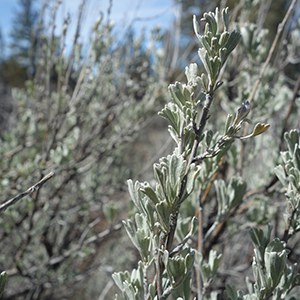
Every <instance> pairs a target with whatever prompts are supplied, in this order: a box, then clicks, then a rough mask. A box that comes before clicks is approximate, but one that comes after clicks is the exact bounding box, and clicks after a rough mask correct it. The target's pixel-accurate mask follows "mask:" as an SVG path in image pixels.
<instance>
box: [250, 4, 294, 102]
mask: <svg viewBox="0 0 300 300" xmlns="http://www.w3.org/2000/svg"><path fill="white" fill-rule="evenodd" d="M296 2H297V0H292V2H291V4H290V7H289V9H288V11H287V13H286V15H285V16H284V18H283V20H282V22H281V23H280V24H279V25H278V28H277V33H276V36H275V38H274V41H273V43H272V46H271V48H270V51H269V54H268V57H267V59H266V61H265V63H264V64H263V66H262V68H261V70H260V73H259V76H258V78H257V80H256V82H255V84H254V86H253V89H252V91H251V94H250V96H249V99H248V101H249V102H251V101H252V100H253V99H254V97H255V95H256V92H257V90H258V87H259V85H260V83H261V80H262V77H263V75H264V73H265V71H266V69H267V67H268V65H269V63H270V61H271V59H272V57H273V54H274V52H275V49H276V48H277V45H278V42H279V39H280V35H281V33H282V31H283V29H284V27H285V25H286V23H287V21H288V19H289V18H290V16H291V15H292V12H293V10H294V7H295V5H296Z"/></svg>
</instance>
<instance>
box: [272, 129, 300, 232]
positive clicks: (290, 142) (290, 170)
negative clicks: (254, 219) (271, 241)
mask: <svg viewBox="0 0 300 300" xmlns="http://www.w3.org/2000/svg"><path fill="white" fill-rule="evenodd" d="M284 138H285V141H286V143H287V146H288V151H285V152H282V153H281V159H282V162H281V164H280V165H279V166H277V167H276V168H275V169H274V171H275V174H276V176H277V177H278V179H279V181H280V182H281V183H282V185H283V186H284V187H285V195H286V198H287V201H288V204H289V208H290V209H289V217H290V218H291V219H290V220H289V223H290V224H291V226H290V232H289V234H290V235H292V234H294V233H295V232H297V231H300V134H299V131H298V130H291V131H290V132H286V133H285V135H284Z"/></svg>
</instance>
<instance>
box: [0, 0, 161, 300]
mask: <svg viewBox="0 0 300 300" xmlns="http://www.w3.org/2000/svg"><path fill="white" fill-rule="evenodd" d="M45 3H46V2H45ZM48 4H49V7H47V5H48ZM48 4H47V3H46V7H45V8H43V9H44V15H42V16H41V17H40V20H41V21H40V22H41V23H40V24H39V26H40V28H43V30H42V32H43V35H42V36H41V38H40V40H39V41H38V50H37V57H36V61H37V65H36V73H35V77H34V79H33V80H30V81H28V82H26V88H24V89H19V90H14V91H13V94H14V98H15V111H14V115H13V116H12V120H13V124H12V126H11V127H10V130H9V131H6V132H3V134H2V135H1V139H0V145H1V146H0V156H1V160H0V170H1V171H0V173H1V175H0V189H1V199H2V201H4V200H5V199H7V198H10V197H11V196H12V195H14V194H17V193H20V192H21V191H24V189H25V188H27V187H29V186H31V185H32V184H33V183H35V182H36V181H38V180H39V179H40V178H41V177H42V176H43V175H45V174H46V173H47V172H49V170H53V171H54V172H55V177H54V178H53V180H51V182H48V183H47V185H45V186H44V187H43V188H42V189H41V190H39V191H37V192H36V193H34V194H33V195H32V197H31V199H30V198H27V199H24V200H22V201H20V202H19V203H17V204H16V205H15V206H14V207H11V208H10V209H8V210H7V211H6V212H5V213H3V214H1V218H0V226H1V230H0V240H1V253H0V266H1V270H7V271H8V272H7V273H8V274H9V277H10V276H12V277H10V278H9V280H8V283H9V284H8V287H7V290H6V292H7V293H6V295H9V296H11V297H17V295H18V294H19V295H20V297H25V295H27V296H26V297H29V298H30V297H33V296H32V295H35V296H34V297H37V296H38V297H43V296H45V295H52V294H55V293H59V294H60V295H59V296H62V295H63V294H64V293H65V292H67V293H69V292H70V290H68V289H66V284H67V283H70V282H76V281H77V280H78V275H80V274H81V273H83V274H89V272H88V270H89V268H90V267H91V264H90V261H89V260H88V258H90V257H92V256H93V254H94V253H95V244H96V243H98V244H99V243H100V242H101V241H102V240H103V239H109V238H110V237H111V236H112V234H113V233H114V231H115V230H118V229H120V226H119V225H118V224H116V222H118V218H116V214H117V213H116V210H119V209H120V205H124V201H123V204H122V203H121V201H118V202H117V203H116V204H115V205H113V204H107V199H108V197H114V195H113V193H116V192H118V191H119V190H120V189H121V187H122V185H123V184H124V183H123V182H124V178H126V177H127V176H129V174H130V167H129V166H128V165H127V166H126V163H128V164H129V162H128V161H124V159H123V157H122V156H123V152H122V151H127V150H126V147H125V145H126V144H127V143H128V142H130V141H132V140H133V138H134V137H135V136H136V133H137V132H138V130H139V129H140V127H141V124H142V123H143V122H144V120H145V119H146V118H147V116H148V115H149V112H153V111H155V106H154V104H156V105H157V102H155V100H156V99H159V98H161V92H160V88H161V87H160V85H161V84H160V83H159V82H160V80H158V79H159V78H158V77H157V74H156V72H155V70H154V69H153V68H151V66H150V60H155V56H156V54H155V49H154V48H153V49H144V48H143V39H142V38H135V37H132V38H131V40H130V41H129V45H130V46H128V44H127V42H126V40H124V41H123V42H120V41H119V40H118V39H117V37H116V36H115V35H114V34H113V33H112V31H113V26H112V25H111V21H110V20H109V19H106V18H105V17H104V14H103V15H101V17H100V19H99V20H98V21H97V23H96V24H95V26H94V27H93V28H92V30H91V34H90V36H89V43H88V47H89V48H88V49H84V47H83V44H81V38H82V37H81V33H80V32H81V26H82V25H83V20H82V19H81V18H82V13H83V11H84V6H81V7H80V14H79V19H78V23H77V28H76V32H77V34H76V35H75V37H74V40H73V44H72V45H69V44H68V43H69V41H70V39H69V37H68V36H69V35H70V32H69V31H70V30H71V28H70V26H69V24H70V21H71V20H70V19H69V17H67V18H66V19H65V20H64V26H63V28H62V32H61V33H60V34H58V33H57V31H56V30H55V26H56V25H55V24H56V22H57V20H58V19H57V14H59V13H58V10H59V1H53V2H51V3H48ZM57 5H58V6H57ZM85 38H86V37H85ZM123 43H124V44H123ZM154 43H155V41H154ZM68 45H69V46H68ZM128 47H130V51H128V52H126V51H125V48H126V49H127V50H129V49H128ZM133 64H134V65H135V68H134V69H132V68H130V66H131V65H133ZM136 70H138V71H136ZM137 75H139V76H142V79H141V78H139V77H137ZM141 81H142V84H140V82H141ZM161 82H162V81H161ZM137 93H138V94H137ZM121 153H122V156H121ZM115 225H116V226H115ZM97 226H99V228H100V229H99V228H98V229H97ZM105 229H107V230H105ZM102 230H104V233H105V232H106V234H104V235H103V236H101V234H100V236H99V235H97V234H98V233H101V231H102ZM99 231H100V232H99ZM85 272H87V273H85ZM82 278H84V275H83V277H82ZM2 282H3V280H1V286H2V285H3V284H2Z"/></svg>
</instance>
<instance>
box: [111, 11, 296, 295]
mask: <svg viewBox="0 0 300 300" xmlns="http://www.w3.org/2000/svg"><path fill="white" fill-rule="evenodd" d="M201 20H202V21H203V22H204V23H205V29H204V34H203V35H202V34H200V25H199V24H198V22H197V20H196V17H194V29H195V33H196V35H197V37H198V39H199V41H200V49H199V52H198V53H199V57H200V59H201V62H202V64H203V67H204V73H202V74H201V75H200V74H199V71H198V67H197V65H196V64H195V63H193V64H191V65H190V66H189V67H187V68H186V71H185V74H186V78H187V82H186V83H181V82H176V83H174V84H171V85H170V86H169V92H170V95H171V101H170V102H169V103H168V104H167V105H166V106H165V107H164V108H163V110H162V111H161V112H160V113H159V114H160V115H161V116H162V117H164V118H165V119H167V120H168V122H169V126H168V129H169V132H170V135H171V137H172V138H173V140H174V141H175V144H176V148H175V149H174V152H173V153H172V154H170V155H168V156H167V157H163V158H161V159H160V160H159V162H158V163H156V164H154V166H153V169H154V181H153V182H151V183H149V182H139V181H137V182H135V183H134V182H132V181H131V180H129V181H128V187H129V193H130V196H131V199H132V201H133V203H134V205H135V209H136V212H135V215H134V217H133V218H132V219H129V220H127V221H124V225H125V228H126V231H127V233H128V235H129V237H130V239H131V240H132V242H133V244H134V246H135V247H136V248H137V250H138V251H139V254H140V258H141V260H140V261H139V263H138V268H137V269H136V270H133V271H132V272H128V271H125V272H119V273H115V274H114V275H113V278H114V280H115V282H116V284H117V285H118V287H119V288H120V289H121V292H122V295H121V298H122V299H130V300H131V299H167V298H171V299H194V297H197V299H217V296H218V295H223V296H224V297H227V299H269V298H270V297H273V298H272V299H288V297H293V292H294V287H296V286H298V285H299V273H297V265H293V263H291V262H290V261H289V256H288V254H289V251H288V249H287V242H288V240H289V238H291V237H292V235H294V234H295V233H296V232H297V231H298V230H299V228H298V227H297V226H299V214H298V213H299V199H298V198H299V174H298V172H299V170H298V169H299V162H298V160H299V157H298V156H299V153H298V152H299V151H298V150H299V141H298V135H297V133H296V132H295V131H292V132H291V133H289V134H286V139H287V140H288V143H289V151H288V152H286V153H283V154H282V156H283V161H284V164H283V165H282V166H280V167H277V168H276V174H277V176H278V177H279V179H280V181H281V182H282V183H283V184H284V186H285V187H286V191H287V192H286V195H287V201H288V202H287V205H286V206H287V207H291V209H290V210H289V213H288V218H287V221H288V222H287V224H288V225H287V226H288V229H287V230H288V231H287V232H288V233H290V234H289V235H287V234H285V235H284V237H283V239H282V240H280V239H279V238H278V237H275V238H271V229H270V228H271V227H269V229H268V231H267V232H266V233H264V231H263V230H261V229H260V228H259V227H256V226H258V225H260V224H261V223H264V224H265V223H270V222H271V220H272V217H273V216H274V208H272V207H271V206H270V207H269V203H270V202H271V201H272V196H273V193H271V192H269V190H268V189H269V188H271V187H273V185H274V183H273V181H272V183H271V184H269V185H268V186H267V187H264V188H263V189H262V191H260V189H259V188H260V186H261V185H262V182H260V183H258V182H259V181H258V178H260V179H261V176H260V173H259V171H256V170H255V168H253V165H252V169H251V171H252V173H250V175H248V174H246V175H248V176H247V184H246V181H245V180H243V179H242V177H241V176H239V175H238V174H240V173H242V172H243V171H244V170H246V171H248V168H250V166H251V159H253V158H252V157H253V156H251V149H250V147H252V148H253V147H254V150H253V151H252V153H255V155H258V157H259V160H261V159H262V157H263V155H265V152H264V151H262V150H261V148H260V145H259V143H261V141H258V142H257V143H255V141H253V139H250V138H252V137H255V136H258V135H260V134H261V133H264V132H265V131H266V130H267V129H268V128H269V127H270V125H269V124H268V123H262V122H261V121H260V120H261V119H263V120H264V119H268V120H271V117H273V116H274V115H276V113H278V109H279V107H282V105H283V99H282V93H281V94H278V95H275V94H273V93H272V92H270V91H269V89H268V86H267V85H266V84H264V82H265V81H266V80H267V78H268V77H269V76H271V75H270V74H274V72H275V71H274V69H272V68H270V69H268V71H267V72H266V74H264V76H263V77H262V78H261V79H260V80H261V81H262V85H261V88H260V89H259V91H258V95H257V97H255V99H254V100H255V101H254V103H252V102H251V103H249V102H248V101H247V100H245V99H247V98H246V97H247V96H248V95H249V94H250V90H251V87H252V86H251V84H249V82H251V81H254V80H255V79H256V78H257V76H258V74H259V67H260V62H261V60H262V59H263V58H264V56H265V53H266V52H267V48H266V45H264V44H263V38H262V36H263V35H264V34H266V32H265V31H263V32H262V33H261V35H257V34H255V30H256V29H255V26H252V25H251V26H249V27H248V28H246V26H245V28H241V27H240V28H241V32H242V35H241V34H240V33H239V32H237V31H235V30H234V31H230V30H229V23H228V22H229V21H228V20H229V18H228V11H227V9H225V10H222V12H221V13H220V12H219V10H218V9H216V11H215V12H214V13H212V12H210V13H205V14H204V16H203V18H202V19H201ZM241 38H242V39H243V45H244V47H245V48H243V50H242V52H243V53H242V54H241V56H243V55H244V51H246V53H247V57H246V58H244V59H245V60H246V61H247V62H248V60H249V61H253V59H255V61H254V62H255V65H254V66H253V72H251V71H249V65H248V64H247V63H245V64H241V65H240V66H239V68H240V70H241V74H239V75H240V76H238V78H237V79H233V80H234V81H235V82H239V80H240V81H241V85H240V86H238V87H237V88H236V89H237V90H235V91H234V93H235V94H236V98H235V99H229V98H228V96H227V95H226V93H224V92H222V87H221V85H222V82H221V77H220V76H222V75H223V76H224V78H225V80H226V78H227V76H228V73H226V69H225V70H224V65H225V62H227V63H228V66H227V67H228V69H229V70H230V71H231V70H232V69H233V63H232V62H230V56H231V52H232V51H233V50H234V48H235V47H236V46H237V44H238V42H239V41H240V39H241ZM235 59H237V55H236V56H235ZM238 59H240V58H239V57H238ZM234 67H235V68H237V66H236V65H234ZM245 78H248V79H251V81H249V80H244V79H245ZM282 80H283V78H282V77H281V76H280V75H278V81H277V85H275V83H274V90H276V89H279V86H280V84H281V83H282ZM224 86H225V87H224V89H225V90H229V89H231V87H229V86H228V83H226V82H225V83H224ZM231 92H232V91H231ZM282 92H283V93H284V92H286V93H287V95H290V90H289V89H287V90H286V91H285V90H282ZM218 94H219V95H221V96H220V97H221V99H222V103H221V108H223V109H224V110H225V111H228V112H229V113H228V115H227V118H224V112H222V113H218V115H217V117H214V115H213V114H212V115H210V113H211V112H214V113H215V114H217V111H216V110H215V111H214V103H215V102H216V101H217V99H216V98H217V96H218ZM270 98H274V102H275V104H276V105H274V106H273V105H272V106H270V105H269V104H268V101H270ZM225 102H226V103H225ZM277 103H278V105H277ZM217 105H218V103H216V106H217ZM234 107H238V108H234ZM234 110H235V111H236V112H235V113H233V111H234ZM210 120H213V121H211V122H210ZM252 122H254V124H255V125H254V126H252V125H251V126H252V127H253V129H252V130H250V131H249V124H247V123H252ZM247 132H249V133H247ZM258 139H259V138H258ZM237 140H239V141H241V142H240V143H237ZM244 140H246V141H247V142H248V143H249V146H248V145H247V142H246V143H244ZM269 158H270V160H271V161H272V158H273V157H272V156H271V157H269ZM270 160H269V163H270ZM224 162H226V163H229V164H230V163H231V166H230V165H229V166H228V167H226V165H225V163H224ZM224 166H225V167H224ZM223 168H225V171H224V169H223ZM297 168H298V169H297ZM222 172H224V173H225V174H223V173H222ZM270 173H272V174H273V171H272V170H270ZM233 174H235V176H232V175H233ZM252 174H253V176H252ZM218 177H220V178H219V179H218ZM251 177H252V178H251ZM274 182H275V183H276V180H275V181H274ZM213 183H214V184H213ZM255 184H256V185H255ZM213 187H214V188H213ZM255 188H256V189H258V191H257V190H256V189H255ZM249 189H250V193H247V190H249ZM252 189H254V192H252ZM264 193H265V195H264ZM263 196H264V197H265V198H267V200H266V201H267V203H263ZM252 197H253V198H252ZM256 197H260V198H256ZM249 198H251V201H256V200H257V199H258V200H257V202H256V204H255V202H254V205H257V207H256V210H255V209H254V208H253V210H252V211H251V209H248V204H247V202H246V201H247V200H248V199H249ZM248 201H249V200H248ZM251 201H250V202H249V206H251V205H252V202H251ZM266 206H267V207H266ZM272 209H273V210H272ZM245 210H249V212H248V213H247V214H244V213H243V212H244V211H245ZM257 211H263V212H264V213H263V216H260V215H259V214H258V213H257ZM278 213H279V212H278ZM294 218H295V220H294ZM250 219H251V220H252V221H249V220H250ZM243 222H244V223H245V225H244V224H243ZM249 222H250V224H249ZM281 224H282V223H280V225H281ZM249 225H252V227H253V228H252V229H251V231H250V235H249V238H250V237H251V239H252V242H253V245H254V256H253V262H252V270H253V275H252V276H251V278H250V277H247V278H246V276H245V275H244V274H243V276H240V277H242V278H245V280H246V286H247V288H248V293H246V292H244V290H238V288H235V287H233V285H228V286H227V288H226V289H225V287H224V286H222V285H221V284H222V283H221V280H222V278H223V280H224V281H225V282H230V279H228V278H230V276H228V275H226V274H227V273H226V272H228V273H229V271H228V270H223V273H224V274H225V275H223V276H222V275H220V272H221V271H222V268H224V265H225V266H226V264H227V261H226V259H227V258H228V256H229V258H230V259H229V261H230V260H232V258H231V257H232V256H236V257H237V260H238V259H244V258H246V257H247V255H246V253H247V252H248V250H247V249H246V247H247V246H244V247H242V252H237V251H236V247H237V246H238V245H234V244H232V241H230V239H231V238H232V236H235V235H237V236H238V235H239V236H241V235H243V231H244V229H243V228H249ZM280 225H278V224H277V226H278V228H276V230H277V232H280V233H282V230H281V227H280ZM239 226H240V227H243V228H241V233H239ZM296 228H298V229H296ZM224 236H225V238H223V237H224ZM222 238H223V239H222ZM226 238H229V241H227V240H226ZM243 238H244V237H243ZM220 240H221V241H220ZM224 244H225V245H224ZM214 248H216V249H217V250H218V251H216V250H215V249H214ZM228 252H230V254H228ZM230 255H231V256H230ZM297 255H298V254H297ZM248 263H250V261H248ZM232 272H234V271H232ZM229 274H230V273H229ZM240 284H241V282H239V285H240ZM224 290H225V291H224ZM291 299H292V298H291Z"/></svg>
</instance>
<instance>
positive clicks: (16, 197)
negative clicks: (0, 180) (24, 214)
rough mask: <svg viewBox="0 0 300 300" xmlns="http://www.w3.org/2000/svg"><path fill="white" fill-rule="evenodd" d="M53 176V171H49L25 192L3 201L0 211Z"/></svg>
mask: <svg viewBox="0 0 300 300" xmlns="http://www.w3.org/2000/svg"><path fill="white" fill-rule="evenodd" d="M53 176H54V172H50V173H49V174H47V175H46V176H45V177H43V178H42V179H41V180H40V181H39V182H37V183H36V184H34V185H33V186H31V187H30V188H29V189H27V190H26V191H25V192H23V193H20V194H18V195H17V196H15V197H13V198H11V199H9V200H7V201H5V202H4V203H2V204H1V205H0V213H2V212H3V211H5V210H6V209H7V208H8V207H10V206H11V205H13V204H15V203H16V202H18V201H19V200H21V199H22V198H24V197H26V196H28V195H30V194H32V193H33V192H35V191H37V190H38V189H39V188H40V187H41V186H42V185H43V184H44V183H45V182H46V181H48V180H49V179H50V178H51V177H53Z"/></svg>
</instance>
